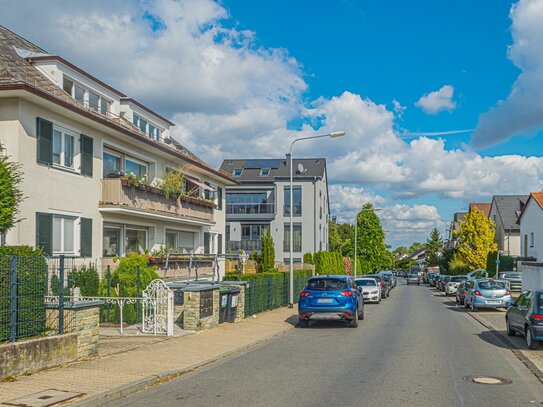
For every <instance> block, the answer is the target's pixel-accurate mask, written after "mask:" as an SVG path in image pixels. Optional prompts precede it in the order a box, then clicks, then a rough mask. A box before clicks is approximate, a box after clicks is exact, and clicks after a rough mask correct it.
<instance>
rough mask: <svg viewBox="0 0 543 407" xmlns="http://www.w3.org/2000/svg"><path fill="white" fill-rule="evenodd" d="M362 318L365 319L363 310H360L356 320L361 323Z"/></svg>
mask: <svg viewBox="0 0 543 407" xmlns="http://www.w3.org/2000/svg"><path fill="white" fill-rule="evenodd" d="M364 318H365V315H364V310H362V312H361V313H360V314H358V319H359V320H361V321H362V320H363V319H364Z"/></svg>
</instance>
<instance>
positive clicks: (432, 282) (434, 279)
mask: <svg viewBox="0 0 543 407" xmlns="http://www.w3.org/2000/svg"><path fill="white" fill-rule="evenodd" d="M439 276H440V274H434V275H433V276H432V277H431V278H430V279H429V280H428V284H429V285H430V287H435V286H436V282H437V279H438V277H439Z"/></svg>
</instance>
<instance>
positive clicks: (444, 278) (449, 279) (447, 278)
mask: <svg viewBox="0 0 543 407" xmlns="http://www.w3.org/2000/svg"><path fill="white" fill-rule="evenodd" d="M443 281H444V282H446V283H448V282H449V281H451V278H450V277H449V276H446V277H443Z"/></svg>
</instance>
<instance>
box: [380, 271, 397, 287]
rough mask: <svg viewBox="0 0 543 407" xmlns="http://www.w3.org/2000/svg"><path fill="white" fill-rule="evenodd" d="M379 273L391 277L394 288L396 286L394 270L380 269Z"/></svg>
mask: <svg viewBox="0 0 543 407" xmlns="http://www.w3.org/2000/svg"><path fill="white" fill-rule="evenodd" d="M378 274H379V275H382V276H385V277H387V278H390V282H391V284H392V288H394V287H396V283H397V279H396V276H395V275H394V273H392V271H380V272H379V273H378Z"/></svg>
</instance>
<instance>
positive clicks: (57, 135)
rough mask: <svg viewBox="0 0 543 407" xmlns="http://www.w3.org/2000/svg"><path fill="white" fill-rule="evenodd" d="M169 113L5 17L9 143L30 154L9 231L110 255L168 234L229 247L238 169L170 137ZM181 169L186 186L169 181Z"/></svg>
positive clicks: (54, 250) (3, 74)
mask: <svg viewBox="0 0 543 407" xmlns="http://www.w3.org/2000/svg"><path fill="white" fill-rule="evenodd" d="M172 126H174V123H172V122H171V121H170V120H168V119H167V118H165V117H163V116H161V115H160V114H159V113H156V112H154V111H153V110H151V109H149V108H148V107H146V106H145V105H143V104H142V103H140V102H138V101H136V100H134V99H132V98H130V97H128V96H127V95H125V94H123V93H122V92H121V91H119V90H117V89H115V88H113V87H112V86H110V85H108V84H106V83H104V82H102V81H100V80H99V79H97V78H95V77H94V76H92V75H91V74H89V73H87V72H85V71H84V70H83V69H81V68H79V67H77V66H76V65H74V64H73V63H71V62H68V61H66V60H65V59H63V58H62V57H60V56H58V55H53V54H49V53H47V52H46V51H44V50H43V49H41V48H39V47H38V46H36V45H34V44H32V43H30V42H28V41H27V40H25V39H23V38H21V37H20V36H18V35H16V34H15V33H13V32H11V31H9V30H8V29H6V28H4V27H1V26H0V144H1V145H2V146H3V148H4V150H5V153H7V154H8V155H9V156H10V159H11V160H12V161H16V162H18V163H20V164H21V166H22V171H23V173H24V181H23V184H22V187H23V191H24V195H25V197H26V199H25V200H24V201H23V202H22V204H21V206H20V212H21V213H20V214H21V219H22V220H21V221H20V222H19V223H17V224H16V226H15V227H14V228H13V229H12V230H10V231H9V232H8V233H7V235H6V236H5V237H4V239H5V242H6V243H7V244H11V245H20V244H24V245H38V246H42V247H43V248H44V249H45V251H46V253H47V254H49V255H59V254H65V255H69V256H76V257H78V258H80V259H81V261H87V262H88V261H89V260H92V261H98V262H100V263H102V264H104V262H107V261H108V259H111V258H113V257H114V256H117V255H124V254H126V253H128V252H143V251H145V250H149V251H152V250H158V249H160V248H164V247H165V246H166V245H167V246H168V247H169V248H172V249H175V250H176V251H177V252H181V253H191V252H192V253H223V252H224V251H225V239H224V237H223V235H224V230H225V194H224V193H223V191H224V188H225V186H232V185H236V184H237V182H236V180H235V179H234V178H233V177H232V176H230V175H229V174H224V173H222V172H221V171H218V170H216V169H214V168H212V167H211V166H210V165H208V164H206V163H205V162H204V161H202V160H201V159H199V158H198V157H197V156H195V155H194V154H192V153H191V152H190V151H188V150H187V149H186V148H184V147H183V146H182V145H181V144H179V143H178V142H176V141H175V140H174V139H172V138H171V137H170V129H171V127H172ZM167 174H170V175H172V174H177V175H178V179H180V182H179V188H178V191H172V190H166V189H165V187H164V179H165V177H166V175H167Z"/></svg>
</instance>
